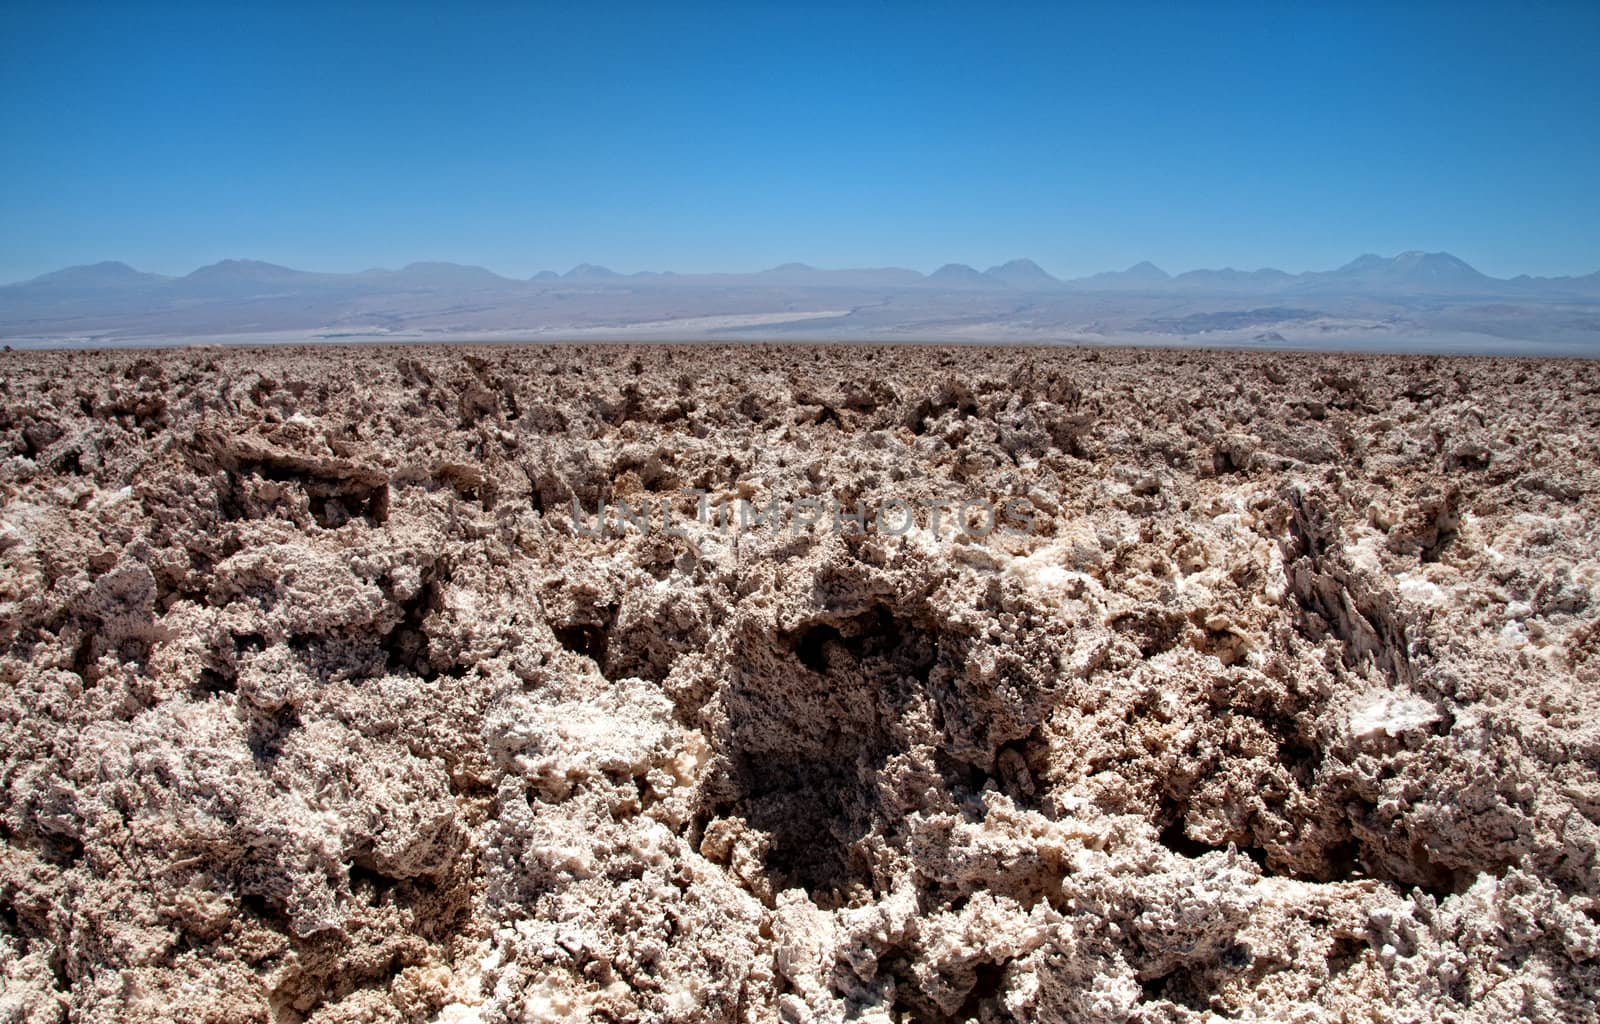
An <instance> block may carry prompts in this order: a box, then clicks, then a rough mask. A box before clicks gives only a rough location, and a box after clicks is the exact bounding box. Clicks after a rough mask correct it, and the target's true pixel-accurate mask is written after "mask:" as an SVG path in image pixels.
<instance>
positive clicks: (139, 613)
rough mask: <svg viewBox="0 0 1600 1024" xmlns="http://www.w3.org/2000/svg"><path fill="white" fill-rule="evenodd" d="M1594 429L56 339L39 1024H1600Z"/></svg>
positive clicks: (1031, 390) (668, 371)
mask: <svg viewBox="0 0 1600 1024" xmlns="http://www.w3.org/2000/svg"><path fill="white" fill-rule="evenodd" d="M1597 438H1600V377H1597V375H1596V374H1595V372H1594V368H1593V366H1592V365H1590V364H1584V363H1578V362H1556V361H1548V362H1539V361H1531V360H1530V361H1518V360H1446V359H1412V358H1399V357H1389V358H1384V357H1370V358H1368V357H1363V358H1355V357H1341V356H1290V355H1276V354H1218V353H1201V352H1152V351H1146V352H1129V351H1109V350H1107V351H1092V350H1091V351H1081V350H1073V351H1052V350H1031V351H1018V350H996V349H986V348H969V349H925V348H896V349H887V350H884V349H851V348H810V347H792V348H724V347H715V348H714V347H674V348H667V347H660V348H633V349H630V348H623V347H611V346H597V347H586V348H578V347H565V348H563V347H551V348H520V347H517V348H510V347H508V348H500V347H461V348H431V349H429V348H332V349H322V350H284V349H280V350H272V351H240V350H183V351H167V352H161V353H80V354H66V353H14V354H8V355H6V356H4V357H3V359H0V458H3V462H0V502H3V506H0V757H3V768H0V1020H4V1021H66V1020H72V1021H108V1022H109V1021H180V1022H183V1024H199V1022H202V1021H218V1022H222V1021H227V1022H234V1021H277V1022H298V1021H307V1022H310V1021H316V1022H329V1024H331V1022H335V1021H352V1022H353V1021H432V1020H439V1021H447V1022H467V1021H485V1022H501V1021H589V1020H594V1021H683V1022H688V1021H752V1022H757V1021H759V1022H765V1021H793V1022H799V1021H838V1020H845V1019H849V1020H862V1021H876V1022H889V1021H916V1022H954V1021H982V1022H994V1021H1141V1022H1155V1021H1173V1022H1178V1021H1205V1020H1215V1019H1217V1018H1218V1017H1221V1018H1230V1019H1238V1020H1265V1019H1270V1020H1281V1021H1345V1022H1357V1021H1388V1020H1411V1021H1493V1022H1496V1024H1500V1022H1507V1021H1517V1020H1528V1021H1557V1020H1559V1021H1591V1020H1593V1019H1595V1015H1596V1013H1597V1003H1600V927H1597V921H1600V902H1597V897H1600V869H1597V864H1596V850H1597V845H1600V829H1597V823H1600V625H1597V623H1600V533H1597V527H1596V512H1597V509H1600V469H1597V458H1600V455H1597ZM963 505H964V506H966V507H965V508H963V507H962V506H963ZM907 507H909V509H910V511H911V514H912V516H913V518H914V520H915V525H913V526H911V527H909V528H907V526H906V522H905V515H904V514H905V512H906V509H907ZM935 515H938V516H939V517H940V518H939V522H938V523H937V524H935V523H934V522H933V519H934V517H935ZM863 525H864V527H865V528H863Z"/></svg>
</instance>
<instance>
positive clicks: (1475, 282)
mask: <svg viewBox="0 0 1600 1024" xmlns="http://www.w3.org/2000/svg"><path fill="white" fill-rule="evenodd" d="M573 284H583V285H599V286H614V287H629V288H633V287H638V286H639V285H641V284H653V285H660V286H664V287H672V286H696V285H715V286H718V287H724V288H726V287H738V286H741V285H744V286H749V287H770V286H772V285H774V284H784V285H792V286H803V287H823V288H827V287H840V288H884V287H935V288H937V287H946V288H956V289H1008V290H1012V291H1024V292H1030V291H1033V292H1050V291H1087V292H1095V291H1106V292H1129V291H1132V292H1168V291H1171V292H1196V291H1203V292H1215V293H1222V294H1239V295H1245V294H1251V295H1255V294H1260V295H1267V294H1280V293H1302V292H1304V293H1338V294H1363V293H1370V294H1381V295H1387V294H1392V293H1396V292H1402V293H1408V294H1419V293H1427V294H1444V295H1462V296H1469V295H1475V296H1486V297H1487V296H1513V295H1528V294H1551V295H1559V296H1587V295H1595V294H1600V272H1596V273H1593V274H1589V275H1587V276H1583V277H1553V278H1550V277H1543V278H1541V277H1528V276H1526V275H1523V276H1520V277H1515V278H1510V279H1499V278H1493V277H1489V276H1487V275H1485V274H1482V273H1479V272H1478V271H1477V270H1475V269H1474V268H1473V267H1471V266H1470V265H1468V264H1467V263H1466V262H1464V261H1462V260H1460V259H1458V258H1456V257H1455V256H1452V255H1450V254H1449V253H1445V252H1420V251H1417V252H1403V253H1400V254H1399V255H1398V256H1390V257H1384V256H1375V255H1372V254H1367V255H1364V256H1360V257H1357V258H1356V259H1354V260H1351V261H1350V262H1349V263H1346V264H1345V265H1344V266H1342V267H1339V268H1338V269H1336V270H1327V271H1308V272H1306V273H1303V274H1290V273H1286V272H1284V271H1282V270H1275V269H1272V268H1263V269H1260V270H1250V271H1245V270H1235V269H1233V268H1231V267H1224V268H1223V269H1220V270H1190V271H1188V272H1186V273H1182V274H1179V275H1177V276H1176V277H1174V276H1172V275H1170V274H1168V273H1167V272H1166V271H1164V270H1162V269H1161V268H1160V267H1157V266H1155V265H1154V264H1152V263H1149V262H1142V263H1136V264H1134V265H1133V266H1131V267H1129V268H1127V269H1126V270H1113V271H1106V272H1104V273H1099V274H1093V275H1091V276H1089V277H1082V278H1076V279H1070V280H1063V279H1061V278H1057V277H1055V276H1053V275H1051V274H1050V273H1049V272H1047V271H1046V270H1045V269H1044V268H1042V267H1040V266H1039V264H1037V263H1035V262H1034V261H1032V260H1029V259H1016V260H1011V261H1010V262H1008V263H1002V264H1001V265H999V266H997V267H990V268H989V269H988V270H983V271H980V270H977V269H976V268H974V267H970V266H967V265H966V264H964V263H947V264H945V265H944V266H942V267H940V268H938V269H937V270H935V271H933V272H932V273H930V274H920V273H918V272H917V271H914V270H906V269H903V268H899V267H883V268H869V269H853V270H823V269H819V268H816V267H811V266H807V265H806V264H804V263H785V264H783V265H782V266H778V267H773V268H772V269H770V270H763V271H759V272H757V273H733V274H677V273H672V272H670V271H668V272H660V273H658V272H650V271H645V272H641V273H636V274H620V273H618V272H616V271H614V270H611V269H609V268H607V267H603V266H598V265H596V264H591V263H581V264H579V265H578V266H576V267H573V268H572V269H571V270H568V271H567V272H566V273H564V274H557V273H556V272H554V271H549V270H546V271H541V272H539V273H538V274H535V275H534V276H533V277H532V278H529V279H527V280H525V281H524V280H519V279H515V278H508V277H502V276H501V275H499V274H496V273H494V272H493V271H490V270H487V269H485V268H483V267H476V266H463V265H461V264H456V263H412V264H410V265H409V266H406V267H402V268H401V269H399V270H367V271H362V272H360V273H355V274H323V273H314V272H311V271H304V270H295V269H293V268H291V267H284V266H278V265H277V264H273V263H263V262H261V261H259V260H234V259H229V260H223V261H221V262H220V263H213V264H210V265H209V266H204V267H201V268H199V269H198V270H195V271H193V272H191V273H189V274H187V275H185V276H183V277H165V276H163V275H160V274H149V273H145V272H143V271H139V270H135V269H134V268H132V267H130V266H128V265H127V264H126V263H118V262H112V261H108V262H105V263H95V264H91V265H88V266H79V267H68V268H66V269H64V270H57V271H55V272H53V273H49V274H44V275H42V276H40V277H36V278H33V279H32V280H30V281H22V282H18V283H16V284H9V285H4V286H0V310H3V309H5V308H6V307H7V306H10V305H12V304H15V303H23V304H29V303H32V302H35V301H46V302H49V301H57V300H71V299H80V298H93V297H100V296H104V297H110V296H118V297H126V296H129V295H133V294H140V295H146V296H150V297H159V296H167V297H171V298H173V299H206V298H229V299H237V298H248V297H260V296H269V295H277V294H282V293H284V292H288V291H296V290H310V291H323V290H327V289H345V290H354V291H362V292H369V293H370V292H383V291H436V290H483V289H517V288H520V287H525V286H529V285H531V286H535V287H545V288H548V287H564V286H569V285H573Z"/></svg>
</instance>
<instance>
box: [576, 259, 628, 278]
mask: <svg viewBox="0 0 1600 1024" xmlns="http://www.w3.org/2000/svg"><path fill="white" fill-rule="evenodd" d="M561 276H562V277H567V278H576V279H579V280H583V279H589V280H600V279H604V278H612V277H621V276H622V275H621V274H618V273H617V272H616V271H615V270H612V269H610V268H608V267H602V266H600V265H598V264H595V263H580V264H578V265H577V266H575V267H573V268H572V269H571V270H569V271H567V272H566V273H565V274H562V275H561Z"/></svg>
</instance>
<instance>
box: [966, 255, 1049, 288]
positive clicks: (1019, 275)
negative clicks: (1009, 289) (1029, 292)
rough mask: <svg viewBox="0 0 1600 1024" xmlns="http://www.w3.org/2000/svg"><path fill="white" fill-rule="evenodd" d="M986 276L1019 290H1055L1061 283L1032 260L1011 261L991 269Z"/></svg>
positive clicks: (986, 272) (985, 273) (985, 272)
mask: <svg viewBox="0 0 1600 1024" xmlns="http://www.w3.org/2000/svg"><path fill="white" fill-rule="evenodd" d="M984 275H985V276H987V277H992V278H994V279H995V280H996V281H1000V282H1002V283H1004V284H1008V285H1011V286H1013V287H1017V288H1053V287H1055V286H1056V285H1058V284H1060V283H1061V280H1060V278H1056V277H1052V276H1051V275H1050V273H1049V272H1048V271H1046V270H1045V269H1044V268H1043V267H1041V266H1039V264H1037V263H1035V262H1033V261H1032V260H1030V259H1017V260H1009V261H1007V262H1005V263H1002V264H1000V265H999V266H998V267H990V268H989V269H988V270H986V271H984Z"/></svg>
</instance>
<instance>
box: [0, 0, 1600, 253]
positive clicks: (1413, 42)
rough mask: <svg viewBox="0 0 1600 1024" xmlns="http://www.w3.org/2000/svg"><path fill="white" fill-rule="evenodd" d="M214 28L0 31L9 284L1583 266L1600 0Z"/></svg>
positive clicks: (149, 12) (56, 6) (640, 12)
mask: <svg viewBox="0 0 1600 1024" xmlns="http://www.w3.org/2000/svg"><path fill="white" fill-rule="evenodd" d="M230 6H231V5H226V4H220V3H219V4H201V3H198V2H196V3H192V4H186V5H182V6H172V7H142V6H140V5H136V4H131V3H129V4H105V5H93V6H91V5H81V4H71V3H48V2H21V3H19V2H17V0H11V2H8V3H6V4H5V5H4V7H3V9H0V280H16V279H19V278H23V277H28V276H32V275H34V274H37V273H40V272H43V271H46V270H51V269H55V268H57V267H61V266H64V265H68V264H73V263H83V262H92V261H96V260H101V259H121V260H125V261H127V262H129V263H132V264H134V265H135V266H138V267H140V268H141V269H148V270H156V271H161V272H164V273H184V272H187V271H188V270H190V269H193V268H194V267H196V266H198V265H200V264H203V263H208V262H211V261H214V260H217V259H221V258H224V257H230V256H235V257H254V258H259V259H266V260H271V261H274V262H280V263H286V264H290V265H293V266H297V267H303V268H307V269H314V270H335V271H345V270H358V269H363V268H366V267H370V266H397V265H400V264H403V263H406V262H409V261H412V260H420V259H444V260H456V261H460V262H472V263H482V264H485V265H487V266H489V267H491V268H492V269H495V270H498V271H500V272H502V273H507V274H515V275H518V276H525V275H527V274H531V273H532V272H533V271H535V270H538V269H541V268H546V267H548V268H552V269H557V270H560V269H565V268H566V267H569V266H571V265H572V264H574V263H577V262H580V261H590V262H596V263H605V264H607V265H609V266H612V267H613V268H615V269H618V270H624V271H632V270H641V269H669V268H670V269H677V270H688V271H693V270H724V269H725V270H749V269H758V268H760V267H763V266H769V265H772V264H776V263H779V262H783V261H787V260H802V261H805V262H808V263H814V264H818V265H823V266H852V265H891V264H892V265H902V266H911V267H915V268H918V269H922V270H929V269H932V268H933V267H935V266H937V265H938V264H940V263H943V262H946V261H949V260H955V261H960V262H967V263H973V264H976V265H978V266H980V267H982V266H986V265H989V264H991V263H995V262H999V261H1001V260H1003V259H1006V258H1009V257H1013V256H1031V257H1033V258H1034V259H1036V260H1038V261H1039V262H1040V263H1041V264H1043V265H1044V266H1045V267H1046V268H1047V269H1049V270H1051V271H1052V272H1055V273H1057V274H1060V275H1063V276H1072V275H1077V274H1082V273H1087V272H1092V271H1097V270H1102V269H1106V268H1110V267H1121V266H1126V265H1128V264H1130V263H1133V262H1134V261H1136V260H1139V259H1147V258H1148V259H1151V260H1154V261H1156V262H1157V263H1159V264H1161V265H1163V266H1164V267H1166V268H1167V269H1169V270H1172V271H1179V270H1184V269H1190V268H1193V267H1197V266H1222V265H1234V266H1241V267H1256V266H1261V265H1272V266H1278V267H1281V268H1283V269H1286V270H1290V271H1298V270H1305V269H1323V268H1326V267H1329V266H1333V265H1335V264H1338V263H1342V262H1344V261H1345V260H1348V259H1350V258H1352V257H1354V256H1356V255H1358V254H1359V253H1362V252H1365V251H1375V252H1380V253H1386V254H1388V253H1393V252H1396V251H1400V250H1403V249H1412V248H1421V249H1428V250H1436V249H1444V250H1449V251H1451V252H1453V253H1455V254H1456V255H1458V256H1460V257H1462V258H1463V259H1466V260H1467V261H1468V262H1471V263H1473V264H1475V265H1476V266H1478V267H1479V269H1481V270H1484V271H1485V272H1488V273H1493V274H1501V275H1509V274H1515V273H1520V272H1529V273H1535V274H1565V273H1587V272H1590V271H1594V270H1596V269H1600V3H1594V2H1592V0H1591V2H1582V3H1578V2H1573V3H1564V4H1560V3H1558V4H1544V5H1525V4H1516V5H1511V4H1506V5H1500V6H1479V5H1474V4H1462V3H1454V4H1441V5H1438V6H1419V5H1391V4H1387V3H1377V2H1373V3H1371V4H1334V3H1327V4H1321V5H1316V7H1317V9H1316V10H1299V9H1296V10H1289V9H1287V8H1288V7H1289V6H1291V5H1286V4H1277V3H1261V4H1239V5H1227V6H1213V5H1187V4H1176V3H1173V4H1159V5H1150V6H1143V7H1140V6H1129V5H1127V4H1117V5H1114V6H1112V5H1107V6H1104V7H1077V8H1070V9H1069V8H1065V7H1061V6H1058V5H1049V6H1032V7H1030V6H1006V7H1004V8H1001V9H993V8H990V7H988V6H987V5H984V6H982V7H980V5H978V4H975V3H973V4H960V5H955V4H949V5H944V4H937V3H908V4H904V5H885V6H878V5H867V4H861V5H857V4H839V5H830V4H814V3H812V4H804V5H802V4H795V5H793V6H792V7H788V8H786V9H780V8H779V7H778V5H776V4H765V3H744V4H727V5H681V6H674V5H668V4H656V5H638V6H634V5H611V6H607V5H604V4H597V5H592V6H591V5H580V4H560V5H550V6H547V7H524V6H521V5H512V4H505V5H488V4H484V5H467V6H473V7H474V10H472V11H468V12H465V13H463V12H460V11H450V12H448V13H445V12H441V11H434V10H431V9H429V8H428V7H423V6H416V7H403V6H400V5H394V4H385V5H381V6H380V5H373V6H370V7H355V8H351V9H347V10H344V11H340V12H330V11H328V10H323V9H318V8H317V7H314V6H310V5H307V6H298V5H290V4H283V5H276V6H273V5H266V4H258V5H252V6H254V7H255V9H254V10H252V11H248V12H243V13H240V12H233V11H229V10H226V9H225V8H227V7H230ZM440 6H444V5H440ZM1294 6H1296V7H1298V6H1299V5H1294ZM858 7H868V8H870V9H867V10H861V9H857V8H858ZM1398 7H1404V9H1395V8H1398Z"/></svg>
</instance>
